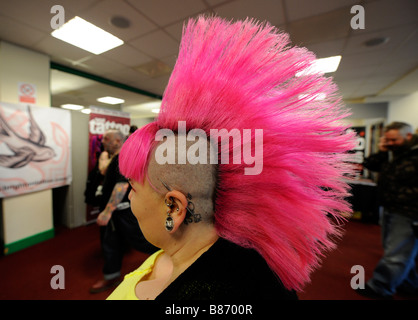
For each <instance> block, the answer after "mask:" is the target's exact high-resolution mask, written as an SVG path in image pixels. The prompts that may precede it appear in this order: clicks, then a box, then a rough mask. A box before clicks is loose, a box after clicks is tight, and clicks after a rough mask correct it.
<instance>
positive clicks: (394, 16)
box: [363, 0, 418, 32]
mask: <svg viewBox="0 0 418 320" xmlns="http://www.w3.org/2000/svg"><path fill="white" fill-rule="evenodd" d="M364 11H365V22H366V23H365V24H366V25H365V29H364V30H363V31H364V32H366V31H367V32H369V31H375V30H379V29H385V28H389V27H395V26H400V25H404V24H408V23H412V22H418V14H417V13H418V1H417V0H396V1H394V0H379V1H371V2H369V3H366V4H365V5H364Z"/></svg>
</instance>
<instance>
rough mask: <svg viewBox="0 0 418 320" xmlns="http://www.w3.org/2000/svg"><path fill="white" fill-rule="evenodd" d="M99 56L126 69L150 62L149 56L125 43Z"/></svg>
mask: <svg viewBox="0 0 418 320" xmlns="http://www.w3.org/2000/svg"><path fill="white" fill-rule="evenodd" d="M101 55H102V56H104V57H106V58H109V59H111V60H113V61H118V62H120V63H121V64H123V65H125V66H128V67H135V66H138V65H140V64H143V63H145V62H148V61H150V60H151V58H150V57H149V56H147V55H146V54H144V53H142V52H140V51H139V50H137V49H135V48H133V47H132V46H130V45H129V44H126V43H125V44H123V45H121V46H119V47H116V48H114V49H112V50H109V51H106V52H104V53H102V54H101Z"/></svg>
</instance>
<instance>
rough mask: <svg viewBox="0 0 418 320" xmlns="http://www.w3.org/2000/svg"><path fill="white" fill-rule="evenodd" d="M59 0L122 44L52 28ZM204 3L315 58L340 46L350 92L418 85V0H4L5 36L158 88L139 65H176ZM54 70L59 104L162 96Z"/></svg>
mask: <svg viewBox="0 0 418 320" xmlns="http://www.w3.org/2000/svg"><path fill="white" fill-rule="evenodd" d="M57 3H59V4H60V5H62V6H63V7H64V9H65V19H66V21H68V20H69V19H71V18H73V17H74V16H76V15H78V16H80V17H82V18H83V19H86V20H88V21H90V22H91V23H93V24H95V25H97V26H99V27H101V28H103V29H105V30H106V31H108V32H110V33H112V34H114V35H116V36H117V37H119V38H121V39H122V40H123V41H124V42H125V43H124V45H122V46H120V47H117V48H115V49H113V50H110V51H108V52H105V53H103V54H101V55H94V54H91V53H89V52H87V51H84V50H82V49H79V48H76V47H74V46H71V45H69V44H67V43H65V42H62V41H60V40H58V39H55V38H53V37H52V36H51V35H50V33H51V32H52V31H53V30H52V29H51V26H50V21H51V18H52V17H53V14H51V13H50V9H51V7H52V6H53V5H55V4H57ZM355 4H360V5H362V6H363V7H364V9H365V29H364V30H361V29H358V30H353V29H352V28H351V27H350V20H351V18H352V17H353V16H354V14H351V13H350V9H351V7H352V6H353V5H355ZM202 13H207V14H213V13H215V14H218V15H219V16H222V17H225V18H235V19H243V18H246V17H247V16H249V17H254V18H257V19H259V20H267V21H269V22H270V23H272V24H273V25H275V26H277V27H279V28H281V29H284V30H285V31H287V32H289V33H290V38H291V40H292V43H293V44H294V45H299V46H305V47H307V48H308V49H310V50H312V51H313V52H315V53H316V55H317V57H318V58H321V57H326V56H332V55H337V54H341V55H342V57H343V58H342V60H341V64H340V67H339V69H338V70H337V72H335V73H334V74H332V76H333V77H334V79H335V81H336V83H337V84H338V86H339V88H340V92H341V94H342V96H343V98H344V99H345V100H346V101H348V102H353V101H358V102H359V101H367V100H368V99H374V101H376V100H380V101H385V99H389V98H390V97H391V96H394V95H404V94H409V93H412V92H415V91H417V90H418V31H417V30H418V1H417V0H363V1H359V0H152V1H151V0H60V1H55V0H13V1H11V0H0V39H2V40H5V41H8V42H11V43H14V44H17V45H20V46H23V47H26V48H29V49H32V50H35V51H38V52H43V53H45V54H47V55H49V56H50V58H51V61H53V62H56V63H58V64H61V65H64V66H68V67H71V68H73V69H76V70H80V71H82V72H87V73H90V74H93V75H96V76H99V77H103V78H106V79H110V80H113V81H116V82H119V83H122V84H125V85H128V86H130V87H134V88H138V89H141V90H145V91H147V92H150V93H152V94H156V95H160V96H161V95H162V94H163V92H164V88H165V86H166V84H167V82H168V78H169V72H166V74H163V75H157V76H154V75H149V74H145V73H143V72H140V71H139V69H140V68H141V69H143V70H149V68H156V66H157V63H156V61H158V63H159V66H160V67H161V66H163V67H165V68H166V69H168V70H170V69H171V68H172V67H173V66H174V63H175V60H176V54H177V52H178V45H179V41H180V36H181V29H182V24H183V21H184V20H185V19H187V18H188V17H193V16H196V15H198V14H202ZM115 15H116V16H122V17H125V18H127V19H129V20H130V22H131V26H130V27H129V28H127V29H121V28H118V27H115V26H113V25H112V24H111V23H110V19H111V18H112V17H113V16H115ZM376 37H389V41H388V42H387V43H386V44H384V45H381V46H377V47H366V46H365V45H364V42H365V41H367V40H369V39H372V38H376ZM167 66H168V67H167ZM155 70H158V69H155ZM155 70H154V71H155ZM51 79H52V98H53V99H52V101H53V102H52V103H53V105H55V104H60V103H64V102H66V103H68V102H72V103H74V101H79V102H80V103H81V102H82V103H85V104H88V103H90V104H95V105H100V103H97V102H96V101H95V99H96V96H97V95H99V94H100V95H101V96H102V95H103V92H104V91H106V95H111V93H112V94H115V95H117V94H119V96H120V95H124V97H126V99H125V100H127V101H126V102H125V104H124V107H125V108H124V109H125V110H128V111H129V112H132V113H133V114H136V116H150V115H151V114H150V113H149V110H146V108H145V109H143V110H140V108H141V107H138V106H137V105H138V104H140V103H144V102H150V101H154V100H155V98H151V97H147V96H146V95H145V96H144V95H140V94H138V93H133V92H129V93H128V92H126V91H125V90H121V89H117V88H111V87H109V86H106V85H103V84H98V83H97V82H95V81H91V80H87V79H84V80H80V78H79V77H76V76H71V75H68V74H63V73H62V72H59V71H53V72H52V76H51ZM92 101H94V102H92ZM144 110H145V111H144Z"/></svg>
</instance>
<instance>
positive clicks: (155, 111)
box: [151, 109, 160, 113]
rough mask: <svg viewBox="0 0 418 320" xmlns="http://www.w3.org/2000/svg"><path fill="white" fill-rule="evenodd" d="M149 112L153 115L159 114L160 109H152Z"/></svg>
mask: <svg viewBox="0 0 418 320" xmlns="http://www.w3.org/2000/svg"><path fill="white" fill-rule="evenodd" d="M151 112H153V113H160V109H152V110H151Z"/></svg>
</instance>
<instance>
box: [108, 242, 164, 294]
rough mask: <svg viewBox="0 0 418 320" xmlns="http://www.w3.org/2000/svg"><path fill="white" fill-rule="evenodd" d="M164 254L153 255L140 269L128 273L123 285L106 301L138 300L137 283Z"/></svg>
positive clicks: (156, 253) (161, 251)
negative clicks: (136, 293)
mask: <svg viewBox="0 0 418 320" xmlns="http://www.w3.org/2000/svg"><path fill="white" fill-rule="evenodd" d="M163 252H164V251H163V250H159V251H157V252H155V253H153V254H152V255H151V256H149V257H148V259H147V260H145V261H144V263H143V264H142V265H141V266H140V267H139V268H138V269H136V270H135V271H132V272H131V273H128V274H127V275H126V276H125V277H124V279H123V281H122V283H121V284H120V285H119V286H118V287H117V288H116V289H115V290H114V291H113V292H112V293H111V294H110V296H108V297H107V299H106V300H138V298H137V296H136V295H135V287H136V285H137V283H138V282H139V281H141V279H142V278H143V277H144V276H145V275H147V274H149V273H150V272H151V271H152V269H153V267H154V263H155V260H157V258H158V257H159V256H160V254H162V253H163Z"/></svg>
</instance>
